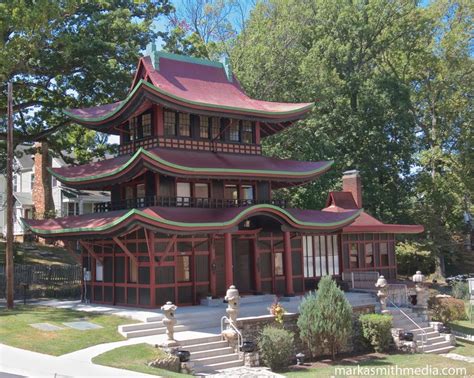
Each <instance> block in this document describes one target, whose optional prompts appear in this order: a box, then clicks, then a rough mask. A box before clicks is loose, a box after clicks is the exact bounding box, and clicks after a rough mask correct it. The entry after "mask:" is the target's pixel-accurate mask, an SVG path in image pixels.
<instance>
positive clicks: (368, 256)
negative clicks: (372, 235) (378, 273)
mask: <svg viewBox="0 0 474 378" xmlns="http://www.w3.org/2000/svg"><path fill="white" fill-rule="evenodd" d="M364 249H365V266H366V267H373V266H374V246H373V244H372V243H365V245H364Z"/></svg>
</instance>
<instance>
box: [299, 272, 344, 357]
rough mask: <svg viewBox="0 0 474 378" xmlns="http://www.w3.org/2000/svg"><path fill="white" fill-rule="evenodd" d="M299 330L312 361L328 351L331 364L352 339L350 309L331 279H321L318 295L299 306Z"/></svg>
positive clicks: (310, 295)
mask: <svg viewBox="0 0 474 378" xmlns="http://www.w3.org/2000/svg"><path fill="white" fill-rule="evenodd" d="M298 328H299V330H300V338H301V340H303V342H305V343H306V344H307V345H308V348H309V350H310V351H311V354H312V355H313V357H315V356H316V355H317V353H318V352H322V351H323V350H324V349H325V348H328V349H329V350H330V351H331V355H332V358H333V360H334V359H335V357H336V351H337V350H339V349H341V348H342V347H343V346H344V345H345V344H346V343H347V341H348V340H349V338H350V337H351V334H352V307H351V305H350V304H349V302H348V301H347V298H346V296H345V295H344V293H343V292H342V291H341V289H339V288H338V287H337V285H336V282H335V281H334V280H333V279H332V278H331V277H330V276H325V277H323V278H322V279H321V281H320V282H319V286H318V292H317V293H314V292H312V293H310V294H308V295H306V297H305V298H304V299H303V301H302V302H301V305H300V315H299V317H298Z"/></svg>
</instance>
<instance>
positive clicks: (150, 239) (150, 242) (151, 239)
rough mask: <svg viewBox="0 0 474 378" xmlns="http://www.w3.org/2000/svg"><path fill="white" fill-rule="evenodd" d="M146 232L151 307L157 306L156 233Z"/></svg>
mask: <svg viewBox="0 0 474 378" xmlns="http://www.w3.org/2000/svg"><path fill="white" fill-rule="evenodd" d="M144 231H145V239H146V244H147V246H148V256H149V258H150V286H151V287H150V304H151V306H152V307H153V306H155V305H156V290H155V286H156V282H155V281H156V280H155V266H156V261H155V233H154V232H153V231H150V230H144Z"/></svg>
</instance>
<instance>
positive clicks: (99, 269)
mask: <svg viewBox="0 0 474 378" xmlns="http://www.w3.org/2000/svg"><path fill="white" fill-rule="evenodd" d="M95 280H96V281H103V280H104V266H103V265H102V264H101V263H100V261H99V260H95Z"/></svg>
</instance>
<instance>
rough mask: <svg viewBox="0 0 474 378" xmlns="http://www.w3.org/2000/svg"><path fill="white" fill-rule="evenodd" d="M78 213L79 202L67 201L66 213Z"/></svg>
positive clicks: (70, 214)
mask: <svg viewBox="0 0 474 378" xmlns="http://www.w3.org/2000/svg"><path fill="white" fill-rule="evenodd" d="M78 214H79V204H78V203H76V202H68V204H67V215H68V216H72V215H78Z"/></svg>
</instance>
